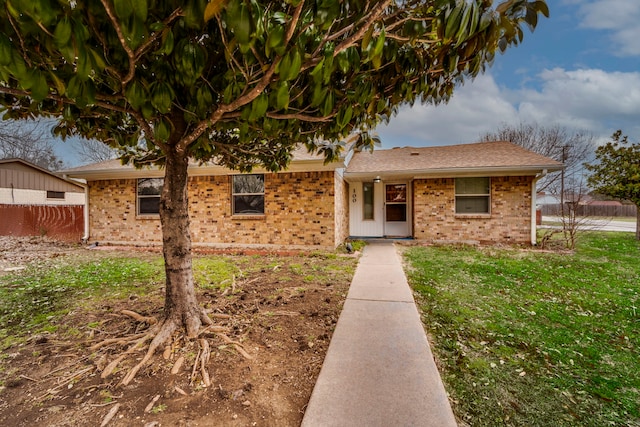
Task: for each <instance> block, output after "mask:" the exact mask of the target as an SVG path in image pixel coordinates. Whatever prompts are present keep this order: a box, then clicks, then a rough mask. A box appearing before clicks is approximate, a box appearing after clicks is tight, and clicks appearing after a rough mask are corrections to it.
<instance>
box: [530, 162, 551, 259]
mask: <svg viewBox="0 0 640 427" xmlns="http://www.w3.org/2000/svg"><path fill="white" fill-rule="evenodd" d="M546 175H547V170H546V169H543V170H542V172H541V173H539V174H537V175H536V176H535V178H533V182H532V183H531V244H532V245H533V246H536V245H537V244H538V228H537V224H536V222H537V221H536V196H537V194H538V193H537V191H536V188H537V184H538V181H540V180H541V179H542V178H544V177H545V176H546Z"/></svg>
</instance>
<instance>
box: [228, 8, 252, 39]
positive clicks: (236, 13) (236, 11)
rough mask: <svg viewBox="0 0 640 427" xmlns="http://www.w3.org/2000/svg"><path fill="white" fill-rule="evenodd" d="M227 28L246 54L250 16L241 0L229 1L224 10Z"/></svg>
mask: <svg viewBox="0 0 640 427" xmlns="http://www.w3.org/2000/svg"><path fill="white" fill-rule="evenodd" d="M225 22H226V24H227V27H228V28H229V29H230V30H231V32H232V33H233V34H234V35H235V37H236V40H237V42H238V44H239V45H240V47H241V49H243V52H247V51H248V48H249V42H250V41H251V23H252V21H251V15H250V13H249V7H248V6H247V5H246V4H245V3H244V1H242V0H229V2H228V3H227V8H226V19H225Z"/></svg>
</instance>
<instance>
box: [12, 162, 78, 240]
mask: <svg viewBox="0 0 640 427" xmlns="http://www.w3.org/2000/svg"><path fill="white" fill-rule="evenodd" d="M84 204H85V191H84V187H83V186H81V185H79V184H77V183H74V182H71V181H68V180H66V179H63V178H60V177H59V176H56V175H55V174H53V173H52V172H50V171H48V170H46V169H43V168H41V167H39V166H36V165H34V164H31V163H29V162H26V161H24V160H21V159H5V160H0V212H1V213H2V215H1V218H2V221H0V235H13V236H29V235H48V236H54V237H59V238H65V239H72V240H80V238H81V237H82V233H83V229H84V225H83V224H84V222H83V206H84Z"/></svg>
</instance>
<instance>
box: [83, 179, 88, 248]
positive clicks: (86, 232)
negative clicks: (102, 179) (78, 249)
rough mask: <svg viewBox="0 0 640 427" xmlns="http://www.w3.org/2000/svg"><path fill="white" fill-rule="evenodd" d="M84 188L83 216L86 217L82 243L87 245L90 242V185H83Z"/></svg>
mask: <svg viewBox="0 0 640 427" xmlns="http://www.w3.org/2000/svg"><path fill="white" fill-rule="evenodd" d="M83 187H84V207H83V216H84V236H82V241H83V242H84V243H87V242H88V241H89V184H88V183H87V184H85V185H83Z"/></svg>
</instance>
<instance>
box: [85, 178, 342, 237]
mask: <svg viewBox="0 0 640 427" xmlns="http://www.w3.org/2000/svg"><path fill="white" fill-rule="evenodd" d="M337 190H338V186H337V185H336V183H335V178H334V172H333V171H329V172H299V173H298V172H296V173H278V174H266V175H265V215H256V216H253V215H252V216H233V215H232V214H231V177H230V176H199V177H191V178H190V179H189V190H188V191H189V203H190V207H189V214H190V218H191V237H192V241H193V243H194V244H196V245H197V244H199V243H200V244H231V245H238V246H243V245H257V246H270V245H278V246H322V247H331V248H333V247H335V246H336V220H335V202H334V196H335V192H336V191H337ZM89 200H90V206H89V211H90V227H91V240H92V241H104V242H114V243H115V242H118V243H133V244H146V243H159V242H161V241H162V235H161V230H160V219H159V218H158V217H157V216H152V217H150V218H149V217H143V216H138V215H136V180H135V179H125V180H105V181H93V182H90V183H89Z"/></svg>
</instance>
